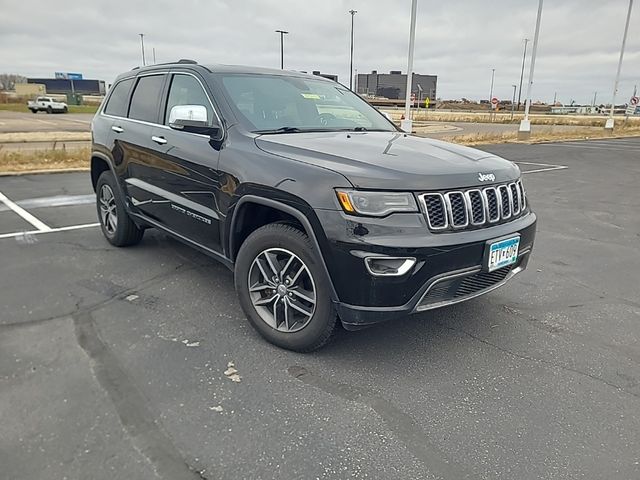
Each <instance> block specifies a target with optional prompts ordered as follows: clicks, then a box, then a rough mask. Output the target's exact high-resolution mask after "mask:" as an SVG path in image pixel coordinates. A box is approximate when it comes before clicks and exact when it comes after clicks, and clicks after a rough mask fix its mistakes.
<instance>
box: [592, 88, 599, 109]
mask: <svg viewBox="0 0 640 480" xmlns="http://www.w3.org/2000/svg"><path fill="white" fill-rule="evenodd" d="M596 98H598V92H597V91H595V92H593V103H592V104H591V106H593V107H595V106H596Z"/></svg>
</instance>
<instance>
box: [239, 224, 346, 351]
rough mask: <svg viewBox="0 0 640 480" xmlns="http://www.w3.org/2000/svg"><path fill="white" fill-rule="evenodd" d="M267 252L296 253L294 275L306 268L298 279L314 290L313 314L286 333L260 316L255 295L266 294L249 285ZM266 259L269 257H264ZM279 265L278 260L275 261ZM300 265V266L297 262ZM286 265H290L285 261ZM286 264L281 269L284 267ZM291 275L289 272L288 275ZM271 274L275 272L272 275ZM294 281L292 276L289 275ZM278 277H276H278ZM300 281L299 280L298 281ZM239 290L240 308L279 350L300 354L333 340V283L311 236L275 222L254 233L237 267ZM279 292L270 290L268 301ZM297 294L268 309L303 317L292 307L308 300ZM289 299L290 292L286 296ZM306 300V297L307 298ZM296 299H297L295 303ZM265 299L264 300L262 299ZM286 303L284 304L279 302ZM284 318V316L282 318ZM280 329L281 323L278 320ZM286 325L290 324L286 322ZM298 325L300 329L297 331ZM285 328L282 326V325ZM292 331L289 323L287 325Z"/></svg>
mask: <svg viewBox="0 0 640 480" xmlns="http://www.w3.org/2000/svg"><path fill="white" fill-rule="evenodd" d="M266 250H269V251H272V252H273V251H283V252H287V253H291V254H293V256H294V257H295V261H294V262H293V263H291V265H292V267H291V268H292V270H291V271H292V272H293V271H294V270H298V269H299V268H301V267H300V265H303V266H305V267H306V270H305V273H304V274H303V275H299V276H298V277H297V278H299V279H300V278H302V277H303V276H304V277H306V281H307V282H310V285H311V288H312V289H313V291H314V294H315V295H314V297H315V306H314V307H313V313H312V315H310V316H306V317H305V316H303V318H304V319H305V320H304V322H302V321H300V322H299V323H295V322H293V327H292V328H291V329H290V331H282V330H280V329H276V328H274V327H273V326H272V325H270V324H268V323H267V321H266V320H264V319H263V316H261V315H264V314H265V311H266V310H263V313H262V314H261V313H259V312H258V310H257V308H263V307H256V306H255V305H254V303H253V302H254V301H255V300H254V299H252V296H251V295H254V298H255V296H256V295H263V292H260V293H258V294H256V293H255V292H254V293H251V292H250V291H249V284H250V282H251V281H252V279H251V278H252V277H250V275H252V266H254V264H255V262H257V261H259V260H258V257H259V256H261V255H264V252H265V251H266ZM261 258H263V259H264V258H265V257H261ZM275 261H276V263H277V261H278V260H277V259H275ZM297 262H299V263H297ZM282 263H286V262H284V261H283V262H282ZM282 263H281V264H280V265H278V267H282ZM285 273H287V272H285ZM269 274H271V272H269ZM286 277H287V278H289V279H291V276H290V275H286ZM274 278H275V276H274ZM298 281H299V280H298ZM284 282H285V280H284V278H281V280H280V283H281V284H284ZM235 287H236V292H237V294H238V298H239V300H240V305H241V307H242V310H243V311H244V313H245V315H246V316H247V318H248V320H249V322H250V323H251V325H253V327H254V328H255V329H256V330H257V331H258V333H259V334H260V335H262V337H264V338H265V339H266V340H268V341H269V342H271V343H273V344H274V345H277V346H278V347H281V348H285V349H287V350H294V351H296V352H311V351H313V350H317V349H318V348H320V347H322V346H323V345H325V344H326V343H327V342H328V341H329V339H330V338H331V335H332V333H333V332H334V329H335V327H336V321H337V314H336V310H335V307H334V305H333V302H332V301H331V294H330V284H329V280H328V278H327V276H326V274H325V271H324V269H323V267H322V265H321V263H320V260H319V259H318V256H317V254H316V252H315V249H314V247H313V245H312V243H311V241H310V240H309V237H308V236H307V235H306V234H305V233H303V232H301V231H300V230H298V229H297V228H295V227H293V226H291V225H286V224H282V223H273V224H269V225H265V226H264V227H261V228H259V229H257V230H256V231H254V232H253V233H252V234H251V235H249V237H247V239H246V240H245V241H244V243H243V244H242V246H241V248H240V251H239V252H238V256H237V259H236V266H235ZM289 288H290V289H291V290H296V287H294V286H293V284H291V285H290V286H289ZM298 291H299V292H303V291H304V292H305V294H307V293H309V292H308V291H305V290H298ZM276 292H277V291H276V290H267V291H266V293H265V294H264V295H265V298H267V297H269V296H270V295H277V293H276ZM293 293H294V292H291V291H290V292H289V293H288V296H289V298H282V299H280V298H279V297H278V299H276V300H275V307H273V305H274V304H273V303H271V304H269V306H268V307H267V306H265V307H264V308H265V309H268V310H271V309H272V308H276V309H277V308H278V305H280V308H281V309H287V308H289V312H293V313H290V314H289V315H290V316H291V317H295V316H296V315H298V316H300V313H299V312H296V311H294V310H293V309H292V308H295V307H291V305H292V304H293V303H296V301H298V303H297V305H298V306H301V305H302V304H301V303H300V302H302V303H304V300H300V299H299V298H297V297H298V296H297V295H296V296H294V295H293ZM283 296H284V297H287V293H286V291H285V293H284V294H283ZM303 298H304V297H303ZM291 299H293V300H291ZM260 300H262V299H260ZM280 300H282V304H279V303H278V302H279V301H280ZM281 317H282V315H281ZM275 323H276V326H277V324H278V321H277V319H276V321H275ZM284 323H286V321H285V322H284ZM296 325H297V326H298V327H299V329H297V330H296V329H295V327H296ZM281 328H282V325H281ZM286 328H287V330H288V329H289V324H288V323H287V326H286Z"/></svg>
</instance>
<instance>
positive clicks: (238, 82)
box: [222, 74, 395, 133]
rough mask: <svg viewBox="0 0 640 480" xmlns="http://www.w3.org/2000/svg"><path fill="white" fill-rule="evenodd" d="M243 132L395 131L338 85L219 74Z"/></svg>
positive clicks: (389, 124) (284, 78)
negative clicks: (243, 127)
mask: <svg viewBox="0 0 640 480" xmlns="http://www.w3.org/2000/svg"><path fill="white" fill-rule="evenodd" d="M222 85H223V87H224V89H225V90H226V92H227V96H228V97H229V99H230V100H231V103H232V106H233V107H234V109H235V111H236V114H237V115H238V117H239V118H240V121H241V122H242V123H243V124H244V126H245V127H246V128H247V130H250V131H253V132H264V133H268V132H274V131H286V130H288V131H332V130H355V131H358V130H363V131H364V130H366V131H371V130H374V131H389V132H391V131H395V129H394V126H393V125H392V124H391V123H390V122H389V121H387V120H386V119H385V118H384V117H383V116H382V115H380V113H378V112H377V111H376V110H375V109H374V108H373V107H372V106H371V105H369V104H368V103H366V102H365V101H364V100H362V99H361V98H360V97H358V96H357V95H356V94H354V93H353V92H351V91H350V90H348V89H347V88H345V87H343V86H342V85H340V84H339V83H335V82H330V81H323V80H316V79H312V78H311V79H309V78H301V77H291V76H285V75H252V74H237V75H236V74H233V75H231V74H230V75H222Z"/></svg>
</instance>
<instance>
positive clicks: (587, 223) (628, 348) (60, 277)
mask: <svg viewBox="0 0 640 480" xmlns="http://www.w3.org/2000/svg"><path fill="white" fill-rule="evenodd" d="M43 118H44V116H43ZM47 118H48V117H47ZM54 118H55V117H54ZM485 149H487V150H490V151H492V152H495V153H497V154H499V155H502V156H504V157H506V158H509V159H511V160H514V161H516V162H517V163H519V165H520V167H521V169H522V170H523V171H524V172H525V179H524V182H525V187H526V188H527V191H528V195H529V200H530V202H531V203H532V204H533V206H534V208H535V210H536V212H537V214H538V217H539V224H538V235H537V243H536V246H535V248H534V252H533V256H532V259H531V261H530V263H529V268H528V270H527V271H525V272H524V273H523V274H522V275H520V276H518V277H516V278H515V279H514V280H513V281H512V282H511V283H509V284H507V285H506V286H505V287H503V288H501V289H499V290H496V291H495V292H492V293H491V294H489V295H487V296H484V297H481V298H478V299H474V300H471V301H469V302H466V303H462V304H458V305H455V306H451V307H448V308H445V309H441V310H438V311H433V312H429V313H425V314H420V315H416V316H413V317H409V318H407V319H404V320H401V321H397V322H393V323H387V324H383V325H380V326H377V327H375V328H371V329H368V330H364V331H360V332H345V331H341V332H339V334H338V335H337V338H336V339H335V340H334V341H333V343H331V344H330V345H328V346H327V347H326V348H324V349H323V350H321V351H319V352H316V353H313V354H307V355H302V354H295V353H291V352H287V351H283V350H280V349H278V348H276V347H273V346H271V345H269V344H267V343H266V342H264V341H263V340H261V339H260V338H259V337H258V335H257V334H256V333H254V331H253V330H252V329H251V327H250V326H249V325H248V323H247V321H246V320H245V319H244V316H243V314H242V313H241V311H240V308H239V305H238V302H237V300H236V297H235V293H234V290H233V277H232V274H231V272H229V271H228V270H227V269H225V268H224V267H222V266H220V265H218V264H217V263H216V262H215V261H213V260H211V259H209V258H208V257H205V256H203V255H201V254H199V253H197V252H195V251H193V250H190V249H189V248H187V247H185V246H183V245H182V244H180V243H178V242H176V241H174V240H172V239H169V238H167V237H166V236H164V235H162V234H160V233H157V232H153V231H148V232H147V233H146V235H145V238H144V240H143V241H142V243H141V244H140V245H138V246H136V247H133V248H129V249H116V248H114V247H111V246H110V245H109V244H108V243H107V242H106V241H105V240H104V239H103V238H102V236H101V233H100V231H99V229H98V228H96V227H95V222H96V215H95V205H94V204H93V202H92V197H91V194H92V191H91V186H90V182H89V178H88V174H84V173H73V174H56V175H32V176H18V177H0V192H1V193H2V196H0V199H2V200H3V201H2V202H0V251H1V252H2V263H1V265H2V270H1V275H0V305H2V310H1V312H2V314H1V315H0V418H1V419H2V429H1V434H0V465H1V466H2V470H3V473H2V475H1V476H2V478H6V479H29V480H33V479H45V478H46V479H51V478H68V479H76V478H78V479H86V478H92V479H128V480H129V479H147V478H162V479H171V480H175V479H192V478H193V479H202V478H205V479H209V480H211V479H214V478H215V479H218V478H233V479H235V478H252V479H284V478H286V479H315V478H326V479H346V478H371V479H391V478H393V479H423V478H425V479H427V478H444V479H454V480H457V479H463V478H480V479H509V480H513V479H551V478H553V479H564V478H571V479H577V478H585V479H592V478H594V479H595V478H607V479H634V478H640V273H639V272H640V215H639V214H638V212H639V211H640V194H639V193H638V185H640V138H633V139H620V140H613V139H607V140H597V141H587V142H566V143H555V144H539V145H499V146H491V147H485ZM16 211H18V212H20V213H22V216H20V215H19V214H17V213H16ZM24 212H26V214H27V215H26V218H25V215H24ZM25 231H27V232H31V233H23V232H25ZM228 362H234V364H235V367H236V368H237V370H238V371H239V374H240V376H241V379H242V381H241V382H239V383H235V382H232V381H230V380H229V379H228V378H227V377H225V375H224V374H223V372H224V370H225V369H226V368H227V365H228Z"/></svg>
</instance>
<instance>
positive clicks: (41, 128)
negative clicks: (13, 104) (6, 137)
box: [0, 110, 93, 133]
mask: <svg viewBox="0 0 640 480" xmlns="http://www.w3.org/2000/svg"><path fill="white" fill-rule="evenodd" d="M92 118H93V114H91V113H66V114H52V115H48V114H46V113H44V112H41V113H37V114H33V113H31V112H27V113H22V112H10V111H6V110H0V133H13V132H88V131H89V128H90V126H91V119H92Z"/></svg>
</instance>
